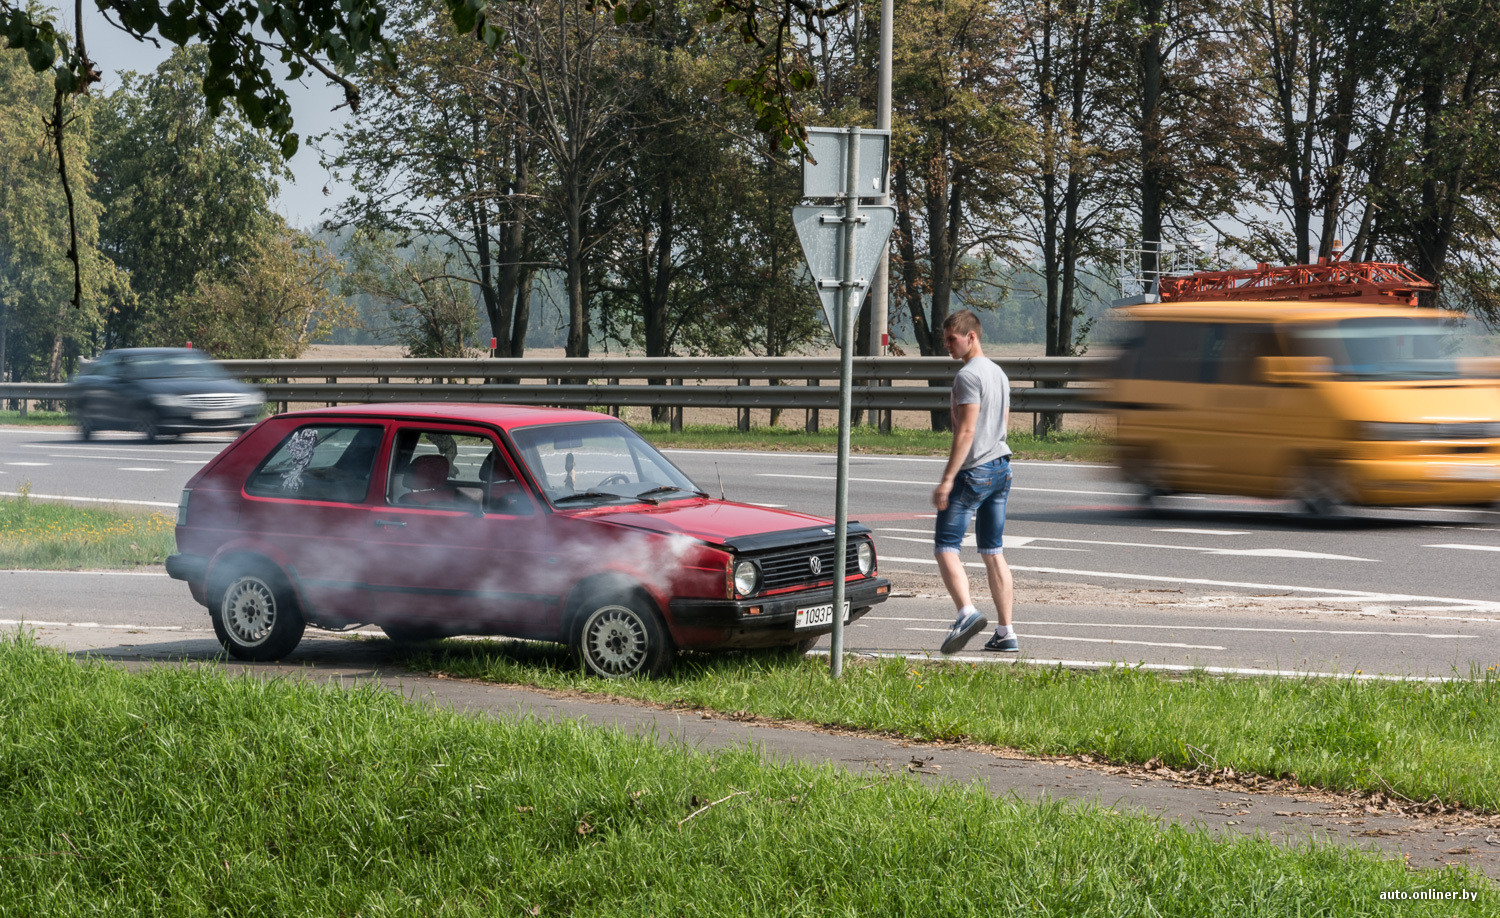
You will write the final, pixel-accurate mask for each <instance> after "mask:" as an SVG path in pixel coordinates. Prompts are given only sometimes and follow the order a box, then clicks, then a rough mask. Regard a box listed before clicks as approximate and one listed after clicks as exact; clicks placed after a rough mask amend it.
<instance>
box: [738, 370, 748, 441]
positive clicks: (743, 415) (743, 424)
mask: <svg viewBox="0 0 1500 918" xmlns="http://www.w3.org/2000/svg"><path fill="white" fill-rule="evenodd" d="M740 385H742V386H748V385H750V380H748V379H741V380H740ZM739 428H740V433H748V432H749V431H750V409H749V408H741V409H740V411H739Z"/></svg>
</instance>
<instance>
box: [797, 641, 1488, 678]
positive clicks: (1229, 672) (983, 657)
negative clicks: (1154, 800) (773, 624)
mask: <svg viewBox="0 0 1500 918" xmlns="http://www.w3.org/2000/svg"><path fill="white" fill-rule="evenodd" d="M844 652H845V653H847V654H851V655H854V656H860V657H870V658H872V659H876V660H918V661H921V662H926V663H932V662H935V661H944V662H952V663H1010V664H1014V663H1024V664H1027V665H1029V666H1061V667H1064V668H1067V669H1114V668H1116V667H1119V666H1120V665H1121V663H1120V661H1118V660H1047V659H1042V658H1040V657H1024V656H1023V657H1017V656H1016V655H1014V654H998V653H983V654H977V653H955V654H952V655H949V656H942V655H939V654H934V653H933V652H932V651H925V652H910V651H883V650H854V649H850V648H847V647H846V648H845V649H844ZM813 653H817V654H821V655H823V656H827V655H828V651H826V650H815V651H813ZM1127 665H1129V666H1130V668H1131V669H1143V670H1148V671H1150V672H1163V673H1208V674H1210V675H1214V676H1270V677H1272V678H1278V679H1350V680H1353V681H1356V682H1432V683H1445V682H1472V681H1473V680H1472V679H1470V678H1469V677H1468V676H1401V675H1395V674H1391V673H1339V672H1318V671H1315V670H1295V669H1255V668H1253V667H1245V666H1189V665H1186V664H1182V663H1147V662H1145V661H1142V662H1140V663H1131V664H1127Z"/></svg>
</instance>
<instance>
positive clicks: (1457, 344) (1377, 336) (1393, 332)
mask: <svg viewBox="0 0 1500 918" xmlns="http://www.w3.org/2000/svg"><path fill="white" fill-rule="evenodd" d="M1290 338H1291V347H1292V351H1293V352H1294V353H1296V354H1298V355H1301V356H1305V357H1326V358H1328V359H1329V360H1331V361H1332V362H1333V372H1334V373H1335V374H1337V375H1339V376H1344V377H1349V378H1352V379H1377V380H1380V379H1385V380H1397V379H1458V378H1461V377H1464V376H1468V375H1470V374H1469V373H1468V372H1466V368H1465V365H1464V362H1465V360H1466V359H1467V358H1474V357H1488V356H1492V355H1493V354H1494V353H1495V347H1494V344H1495V343H1494V340H1493V339H1492V338H1491V337H1489V336H1486V335H1484V334H1483V333H1482V332H1481V331H1480V330H1479V329H1478V328H1476V327H1474V325H1473V324H1472V323H1470V322H1466V321H1464V320H1462V319H1453V318H1439V317H1433V318H1396V317H1379V318H1357V319H1343V320H1341V321H1338V322H1329V323H1326V324H1318V325H1307V326H1300V327H1295V328H1293V329H1291V330H1290Z"/></svg>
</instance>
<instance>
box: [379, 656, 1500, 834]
mask: <svg viewBox="0 0 1500 918" xmlns="http://www.w3.org/2000/svg"><path fill="white" fill-rule="evenodd" d="M407 663H408V665H410V666H412V667H413V668H417V669H422V670H429V671H435V672H442V673H447V674H449V675H453V676H459V677H463V678H473V679H481V680H485V681H489V682H500V683H508V684H529V685H537V686H541V687H544V688H551V689H563V690H573V691H581V692H587V693H597V694H600V695H606V694H607V695H616V696H621V697H626V698H634V699H639V700H644V701H650V702H655V703H660V704H671V705H686V706H690V707H694V708H707V709H711V710H715V711H721V712H724V713H726V714H735V713H741V712H744V713H750V714H755V715H759V716H762V717H769V718H785V719H789V720H796V721H803V722H807V723H814V724H824V725H837V726H844V727H854V728H858V729H863V730H871V731H878V732H882V733H889V734H896V735H900V736H906V737H911V738H913V739H919V740H952V741H969V742H976V743H984V744H989V745H995V746H1004V747H1009V748H1013V749H1018V750H1022V751H1025V752H1029V753H1035V754H1039V755H1093V756H1100V757H1103V758H1104V759H1106V760H1108V761H1110V762H1114V763H1118V764H1134V765H1145V764H1147V763H1153V762H1154V763H1160V764H1162V765H1165V766H1167V767H1169V768H1174V769H1179V770H1193V769H1202V770H1206V771H1219V772H1220V773H1224V772H1223V771H1222V770H1224V769H1232V770H1233V772H1234V773H1235V774H1236V775H1238V776H1240V777H1241V778H1244V777H1246V776H1258V777H1260V778H1265V779H1270V780H1287V781H1290V780H1292V778H1295V780H1296V781H1297V782H1298V783H1300V784H1302V785H1310V786H1316V787H1322V788H1325V789H1329V790H1335V791H1341V792H1355V793H1364V794H1370V795H1377V794H1379V795H1387V796H1389V797H1390V798H1391V799H1392V801H1393V802H1401V801H1402V798H1405V800H1407V801H1412V802H1415V803H1426V804H1428V807H1429V808H1435V807H1440V806H1453V807H1463V808H1466V809H1473V810H1479V811H1483V812H1489V813H1494V812H1500V673H1497V671H1496V668H1495V667H1493V666H1492V667H1490V668H1489V670H1488V671H1486V672H1484V673H1481V674H1476V676H1475V677H1474V678H1473V679H1470V680H1460V681H1453V682H1446V683H1431V684H1428V683H1415V682H1385V681H1355V680H1333V679H1315V678H1306V679H1272V678H1221V677H1217V676H1210V675H1207V674H1192V675H1187V676H1182V677H1174V676H1168V675H1163V674H1160V673H1154V672H1148V671H1144V670H1138V669H1131V668H1129V667H1121V668H1115V669H1106V670H1098V671H1076V670H1066V669H1061V668H1050V667H1036V666H1028V665H1025V664H1017V665H1014V666H980V665H976V664H947V663H937V662H934V663H927V664H912V663H910V662H903V661H900V660H878V661H870V660H859V659H853V660H851V661H850V663H849V665H847V666H846V667H845V669H844V678H843V680H842V682H839V683H835V682H834V681H833V680H832V679H830V678H829V676H828V665H827V661H826V660H825V659H822V658H810V659H805V660H790V661H788V660H784V659H783V660H775V659H772V658H769V657H764V656H755V655H748V654H739V655H724V656H713V657H710V656H697V655H695V656H689V657H685V658H684V659H683V660H682V661H680V662H679V664H678V665H677V667H676V668H675V669H674V670H673V672H672V673H671V674H670V675H669V676H667V677H665V678H663V679H658V680H628V681H622V682H611V683H605V682H601V681H599V680H596V679H591V678H588V677H585V676H583V675H582V674H581V673H580V672H578V671H577V670H576V669H575V668H574V667H573V666H572V665H571V664H570V662H569V660H568V658H567V656H566V654H565V653H564V652H563V651H562V650H561V649H560V648H559V649H555V650H554V649H553V648H552V647H551V645H542V644H526V643H522V642H500V641H487V642H457V641H450V642H446V643H442V644H436V645H431V646H430V647H428V648H425V649H421V650H415V651H413V653H412V656H411V657H410V658H409V659H408V660H407Z"/></svg>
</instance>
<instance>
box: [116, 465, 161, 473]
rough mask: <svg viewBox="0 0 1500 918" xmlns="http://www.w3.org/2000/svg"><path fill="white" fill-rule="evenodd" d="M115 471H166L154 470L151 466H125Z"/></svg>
mask: <svg viewBox="0 0 1500 918" xmlns="http://www.w3.org/2000/svg"><path fill="white" fill-rule="evenodd" d="M115 471H116V472H165V471H166V469H154V468H151V467H150V466H145V465H124V466H121V467H119V468H117V469H115Z"/></svg>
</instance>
